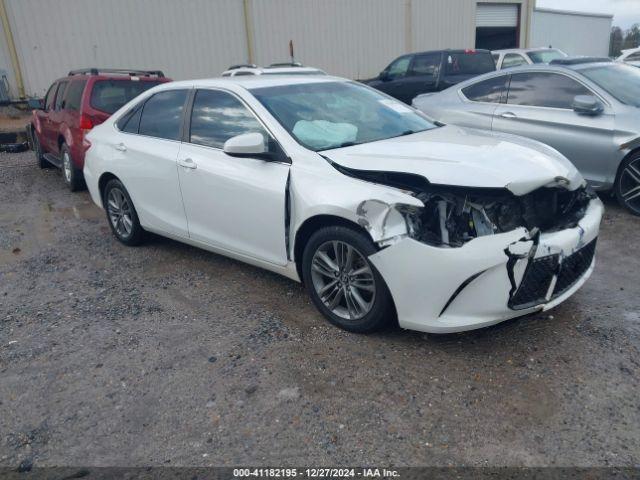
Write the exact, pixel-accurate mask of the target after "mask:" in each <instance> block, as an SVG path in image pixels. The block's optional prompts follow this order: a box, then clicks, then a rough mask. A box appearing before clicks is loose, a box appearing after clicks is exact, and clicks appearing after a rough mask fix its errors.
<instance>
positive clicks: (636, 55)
mask: <svg viewBox="0 0 640 480" xmlns="http://www.w3.org/2000/svg"><path fill="white" fill-rule="evenodd" d="M638 60H640V52H636V53H632V54H631V55H629V56H628V57H627V58H625V59H624V61H625V62H637V61H638Z"/></svg>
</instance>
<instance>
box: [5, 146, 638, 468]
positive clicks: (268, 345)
mask: <svg viewBox="0 0 640 480" xmlns="http://www.w3.org/2000/svg"><path fill="white" fill-rule="evenodd" d="M607 207H608V208H607V215H606V218H605V220H604V223H603V231H602V234H601V237H600V240H599V244H598V265H597V267H596V271H595V273H594V275H593V277H592V279H591V280H590V281H589V282H587V284H586V285H585V286H584V288H583V289H582V290H581V291H580V292H578V293H577V294H576V295H575V296H574V297H573V298H572V299H571V300H569V301H567V302H566V303H565V304H563V305H561V306H560V307H558V308H556V309H555V310H553V311H551V312H549V313H546V314H544V315H536V316H530V317H528V318H523V319H519V320H515V321H510V322H507V323H504V324H502V325H499V326H497V327H493V328H488V329H484V330H481V331H478V332H473V333H466V334H458V335H447V336H435V335H423V334H420V333H414V332H408V331H402V330H399V329H392V330H390V331H387V332H383V333H380V334H376V335H368V336H362V335H354V334H349V333H345V332H342V331H340V330H338V329H336V328H334V327H332V326H330V325H329V324H327V323H326V322H325V321H324V320H323V319H322V318H321V316H320V315H319V314H318V313H317V312H316V310H315V309H314V308H313V306H312V305H311V303H310V302H309V301H308V300H307V296H306V294H305V293H304V291H303V289H302V287H301V286H299V285H298V284H296V283H293V282H291V281H289V280H286V279H284V278H280V277H278V276H276V275H274V274H270V273H268V272H265V271H262V270H259V269H256V268H253V267H250V266H247V265H244V264H242V263H239V262H236V261H233V260H229V259H226V258H223V257H220V256H218V255H214V254H210V253H207V252H204V251H200V250H197V249H195V248H191V247H188V246H185V245H182V244H179V243H176V242H173V241H170V240H166V239H162V238H159V237H153V238H152V239H151V240H150V241H149V243H148V244H147V245H145V246H143V247H138V248H127V247H125V246H123V245H121V244H119V243H118V242H117V241H116V240H115V239H114V238H113V237H112V235H111V233H110V232H109V230H108V226H107V224H106V220H105V218H104V216H103V213H102V211H100V210H99V209H98V208H96V207H95V206H93V204H92V203H91V202H90V199H89V196H88V194H87V193H86V192H83V193H79V194H72V193H70V192H68V191H67V190H66V189H65V187H64V186H63V182H62V179H61V177H60V173H59V172H58V171H57V170H54V169H51V170H42V171H41V170H39V169H38V168H37V167H36V166H35V160H34V158H33V155H32V153H30V152H26V153H22V154H14V155H4V154H0V465H2V466H17V465H18V464H20V463H21V462H25V461H26V462H27V463H32V464H33V465H36V466H44V465H86V466H89V465H92V466H99V465H101V466H133V465H210V464H212V465H221V464H226V465H230V464H247V463H250V464H256V463H259V464H270V465H279V464H298V465H309V464H314V465H321V464H322V465H323V466H326V465H339V464H351V465H353V464H355V465H385V466H386V465H448V464H455V465H567V466H569V465H581V466H588V465H626V466H630V465H638V464H639V463H640V397H639V395H638V392H639V391H640V388H639V387H640V351H639V349H640V273H639V272H640V255H638V242H637V239H638V232H639V231H640V219H638V218H634V217H632V216H631V215H629V214H627V213H625V212H623V211H622V210H621V209H620V208H618V207H617V206H616V205H615V204H614V203H613V202H611V201H607Z"/></svg>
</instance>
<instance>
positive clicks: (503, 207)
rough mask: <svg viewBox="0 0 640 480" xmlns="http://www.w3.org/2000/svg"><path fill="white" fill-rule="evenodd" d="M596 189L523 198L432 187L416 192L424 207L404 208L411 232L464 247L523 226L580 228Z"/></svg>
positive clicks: (445, 244)
mask: <svg viewBox="0 0 640 480" xmlns="http://www.w3.org/2000/svg"><path fill="white" fill-rule="evenodd" d="M594 195H595V194H594V193H593V192H592V191H590V190H588V189H587V188H585V187H582V188H579V189H577V190H574V191H568V190H564V189H561V188H540V189H538V190H535V191H533V192H531V193H528V194H526V195H522V196H516V195H514V194H513V193H511V192H510V191H509V190H506V189H482V188H464V187H445V186H434V185H431V186H429V188H428V189H425V191H422V192H419V193H416V197H417V198H419V199H420V200H421V201H422V202H423V203H424V207H423V208H414V207H407V208H403V209H400V210H399V211H401V213H402V214H403V215H404V217H405V220H406V222H407V229H408V232H409V236H410V237H411V238H414V239H416V240H419V241H421V242H424V243H427V244H429V245H435V246H443V247H460V246H462V245H463V244H465V243H466V242H468V241H469V240H472V239H474V238H477V237H482V236H485V235H493V234H496V233H502V232H509V231H512V230H514V229H516V228H519V227H525V228H527V229H528V230H533V229H534V228H537V229H539V230H540V231H542V232H545V231H554V230H561V229H565V228H571V227H575V226H576V225H577V223H578V221H579V220H580V219H581V218H582V217H583V216H584V213H585V211H586V208H587V206H588V204H589V201H590V200H591V199H592V198H593V197H594Z"/></svg>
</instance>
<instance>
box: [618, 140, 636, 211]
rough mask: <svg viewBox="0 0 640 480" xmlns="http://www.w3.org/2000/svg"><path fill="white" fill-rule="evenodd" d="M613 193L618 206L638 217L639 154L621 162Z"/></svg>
mask: <svg viewBox="0 0 640 480" xmlns="http://www.w3.org/2000/svg"><path fill="white" fill-rule="evenodd" d="M614 191H615V194H616V198H617V199H618V202H620V205H622V206H623V207H624V208H626V209H627V210H629V211H630V212H631V213H633V214H634V215H638V216H640V152H636V153H634V154H633V155H631V156H630V157H628V158H627V159H625V161H624V162H622V165H620V171H619V173H618V178H616V184H615V186H614Z"/></svg>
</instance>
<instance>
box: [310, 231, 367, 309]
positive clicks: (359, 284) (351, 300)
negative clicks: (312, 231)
mask: <svg viewBox="0 0 640 480" xmlns="http://www.w3.org/2000/svg"><path fill="white" fill-rule="evenodd" d="M311 279H312V281H313V287H314V289H315V291H316V293H317V294H318V297H319V298H320V300H321V301H322V303H324V305H325V306H326V307H327V308H328V309H329V310H330V311H331V312H333V313H334V314H335V315H337V316H339V317H341V318H345V319H349V320H358V319H360V318H362V317H364V316H365V315H367V313H369V312H370V311H371V308H372V307H373V303H374V300H375V296H376V283H375V277H374V275H373V271H372V270H371V266H370V265H369V262H368V261H367V260H366V259H365V257H364V256H363V255H362V254H361V253H360V252H359V251H358V250H357V249H355V248H354V247H352V246H351V245H349V244H348V243H346V242H342V241H338V240H333V241H330V242H325V243H323V244H322V245H320V247H318V249H317V250H316V252H315V253H314V255H313V259H312V261H311Z"/></svg>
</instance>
